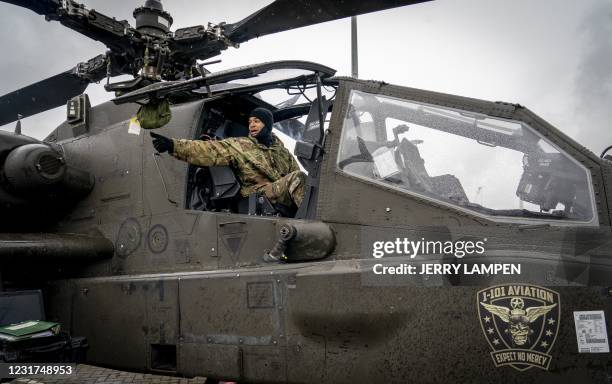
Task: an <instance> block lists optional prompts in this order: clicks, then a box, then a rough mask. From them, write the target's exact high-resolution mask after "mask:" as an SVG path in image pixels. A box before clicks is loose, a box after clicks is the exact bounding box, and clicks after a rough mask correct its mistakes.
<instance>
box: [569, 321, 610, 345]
mask: <svg viewBox="0 0 612 384" xmlns="http://www.w3.org/2000/svg"><path fill="white" fill-rule="evenodd" d="M574 323H575V324H576V339H577V340H578V352H579V353H609V352H610V345H609V344H608V332H607V331H606V318H605V314H604V311H575V312H574Z"/></svg>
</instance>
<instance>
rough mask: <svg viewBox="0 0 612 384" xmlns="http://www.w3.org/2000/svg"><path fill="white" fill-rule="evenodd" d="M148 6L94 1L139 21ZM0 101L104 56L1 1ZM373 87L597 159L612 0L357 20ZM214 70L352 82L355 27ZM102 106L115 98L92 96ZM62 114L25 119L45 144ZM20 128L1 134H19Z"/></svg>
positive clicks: (233, 58) (402, 11)
mask: <svg viewBox="0 0 612 384" xmlns="http://www.w3.org/2000/svg"><path fill="white" fill-rule="evenodd" d="M143 2H144V0H143V1H140V0H139V1H131V0H121V1H119V0H86V1H84V4H85V5H86V6H87V7H88V8H95V9H97V10H98V11H100V12H103V13H105V14H107V15H112V16H115V17H117V18H118V19H126V20H129V21H130V23H132V24H134V23H133V18H132V11H133V9H134V8H135V7H137V6H140V5H142V3H143ZM269 2H270V1H259V0H248V1H247V0H232V1H209V0H197V1H195V0H192V1H188V0H165V1H164V6H165V9H166V10H167V11H169V12H170V13H171V14H172V16H173V17H174V26H173V30H174V29H176V28H177V27H178V28H180V27H186V26H191V25H197V24H203V25H206V23H207V22H215V23H218V22H221V21H226V22H235V21H238V20H240V19H242V18H243V17H245V16H247V15H248V14H250V13H252V12H254V11H255V10H257V9H259V8H261V7H263V6H265V5H266V4H268V3H269ZM0 15H2V16H0V17H1V18H2V23H0V51H1V52H2V59H0V70H1V71H0V73H1V74H2V75H1V76H2V81H1V82H0V94H5V93H7V92H10V91H13V90H15V89H18V88H20V87H23V86H26V85H28V84H30V83H32V82H35V81H37V80H40V79H43V78H46V77H49V76H52V75H55V74H57V73H59V72H62V71H65V70H67V69H70V68H72V67H73V66H74V65H76V64H77V63H78V62H81V61H86V60H88V59H90V58H92V57H94V56H96V55H98V54H101V53H104V52H105V47H104V46H103V45H102V44H100V43H98V42H95V41H92V40H89V39H87V38H85V37H83V36H81V35H80V34H78V33H77V32H74V31H71V30H69V29H67V28H65V27H62V26H61V25H60V24H59V23H57V22H45V21H44V18H43V17H42V16H39V15H37V14H35V13H33V12H31V11H29V10H26V9H23V8H20V7H17V6H13V5H8V4H0ZM358 24H359V75H360V78H364V79H375V80H384V81H386V82H388V83H393V84H398V85H404V86H410V87H415V88H422V89H429V90H434V91H439V92H446V93H452V94H458V95H462V96H469V97H475V98H481V99H486V100H492V101H498V100H499V101H508V102H513V103H520V104H522V105H525V106H527V107H528V108H530V109H532V110H533V111H535V112H536V113H537V114H538V115H540V116H542V117H543V118H545V119H546V120H548V121H549V122H551V123H552V124H553V125H555V126H556V127H558V128H559V129H561V130H562V131H564V132H565V133H567V134H568V135H570V136H571V137H573V138H575V139H576V140H578V141H579V142H581V143H582V144H584V145H585V146H587V147H588V148H589V149H591V150H593V151H594V152H596V153H597V154H599V152H601V150H602V149H603V148H604V147H605V146H607V145H612V127H610V123H609V122H610V121H611V120H612V108H610V101H612V98H611V96H612V37H611V36H612V2H611V1H609V0H607V1H606V0H580V1H576V0H538V1H533V0H514V1H509V0H436V1H433V2H430V3H424V4H419V5H414V6H410V7H403V8H399V9H394V10H389V11H384V12H378V13H375V14H369V15H365V16H360V17H359V18H358ZM219 58H221V59H222V60H223V62H222V63H220V64H216V65H213V66H211V67H210V69H211V70H221V69H225V68H230V67H234V66H240V65H245V64H252V63H256V62H264V61H270V60H281V59H301V60H310V61H316V62H320V63H322V64H325V65H328V66H331V67H333V68H335V69H337V70H338V74H341V75H349V74H350V21H349V20H341V21H334V22H329V23H324V24H319V25H315V26H311V27H307V28H301V29H297V30H293V31H288V32H284V33H281V34H278V35H272V36H266V37H262V38H259V39H254V40H251V41H249V42H247V43H244V44H243V45H242V46H241V47H240V48H239V49H233V48H230V49H228V50H227V51H226V52H224V53H223V54H222V55H221V56H220V57H219ZM87 93H88V94H89V95H90V97H91V99H92V102H93V104H96V103H99V102H101V101H104V100H107V99H109V98H111V96H112V95H110V94H106V93H105V92H104V91H103V89H102V87H101V86H100V85H92V86H90V87H89V88H88V90H87ZM63 117H64V108H63V107H62V108H59V109H57V110H54V111H49V112H47V113H44V114H40V115H37V116H34V117H32V118H29V119H26V120H24V124H23V132H24V134H27V135H31V136H34V137H37V138H42V137H44V136H46V134H48V133H49V132H50V131H51V130H52V129H53V128H55V127H56V126H57V125H58V124H59V123H60V122H61V121H62V120H63ZM13 126H14V124H11V125H9V126H4V127H3V129H10V130H12V129H13Z"/></svg>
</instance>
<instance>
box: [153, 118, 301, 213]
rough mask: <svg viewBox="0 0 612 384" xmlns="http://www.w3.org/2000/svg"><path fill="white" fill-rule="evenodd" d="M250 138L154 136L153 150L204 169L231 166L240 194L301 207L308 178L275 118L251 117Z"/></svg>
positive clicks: (154, 134)
mask: <svg viewBox="0 0 612 384" xmlns="http://www.w3.org/2000/svg"><path fill="white" fill-rule="evenodd" d="M249 116H250V117H249V136H248V137H232V138H228V139H224V140H219V141H200V140H182V139H170V138H167V137H165V136H162V135H159V134H156V133H153V132H151V137H152V138H153V146H154V147H155V149H156V150H157V151H158V152H160V153H163V152H169V153H170V154H171V155H172V156H174V157H176V158H177V159H179V160H184V161H186V162H188V163H190V164H193V165H197V166H201V167H212V166H218V165H230V166H232V168H233V169H234V171H235V173H236V176H237V177H238V179H239V180H240V185H241V188H240V194H241V195H242V196H243V197H246V196H249V195H250V194H251V193H252V192H258V193H261V194H265V196H266V197H267V198H268V199H270V201H271V202H272V203H275V204H283V205H285V206H287V207H291V206H292V204H293V203H294V204H295V205H296V206H298V207H299V206H300V204H301V203H302V199H303V198H304V184H305V181H306V180H305V179H306V176H305V175H304V173H303V172H301V171H300V168H299V167H298V164H297V162H296V161H295V159H294V158H293V156H292V155H291V153H289V151H288V150H287V149H286V148H285V147H284V146H283V143H282V142H281V141H280V140H279V139H278V137H276V135H274V134H273V133H272V124H273V123H274V118H273V116H272V112H270V111H269V110H267V109H265V108H255V109H254V110H253V111H252V112H251V114H250V115H249Z"/></svg>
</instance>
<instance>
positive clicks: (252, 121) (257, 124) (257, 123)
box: [249, 117, 265, 137]
mask: <svg viewBox="0 0 612 384" xmlns="http://www.w3.org/2000/svg"><path fill="white" fill-rule="evenodd" d="M264 126H265V124H264V123H262V122H261V120H259V119H258V118H256V117H249V135H251V136H252V137H255V136H257V135H258V134H259V132H260V131H261V130H262V129H263V127H264Z"/></svg>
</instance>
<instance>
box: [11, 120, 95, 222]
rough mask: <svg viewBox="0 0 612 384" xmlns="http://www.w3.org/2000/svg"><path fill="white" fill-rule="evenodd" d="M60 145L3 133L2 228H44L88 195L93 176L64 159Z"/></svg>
mask: <svg viewBox="0 0 612 384" xmlns="http://www.w3.org/2000/svg"><path fill="white" fill-rule="evenodd" d="M65 159H66V158H65V156H64V154H63V152H62V149H61V147H59V146H57V145H53V144H47V143H44V142H41V141H38V140H36V139H32V138H29V137H26V136H22V135H16V134H10V133H8V132H1V134H0V217H2V219H3V220H1V222H0V229H1V230H3V231H9V232H12V231H15V230H24V229H29V230H34V229H41V228H44V227H46V226H48V225H49V224H51V223H52V222H53V221H55V220H57V219H58V218H60V217H61V216H62V215H64V214H66V213H68V212H69V210H70V209H71V207H72V206H74V204H75V203H76V202H78V201H79V200H80V199H82V198H84V197H86V196H87V195H88V194H89V193H90V192H91V190H92V189H93V187H94V178H93V176H92V175H91V174H90V173H89V172H86V171H83V170H81V169H79V168H78V167H77V166H76V165H74V164H70V162H68V161H66V160H65Z"/></svg>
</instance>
